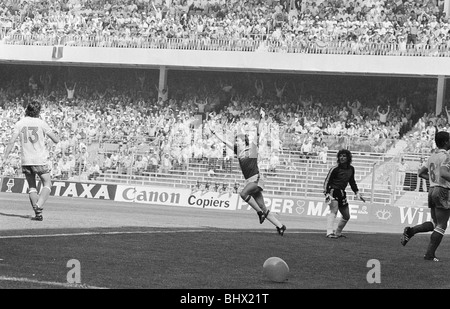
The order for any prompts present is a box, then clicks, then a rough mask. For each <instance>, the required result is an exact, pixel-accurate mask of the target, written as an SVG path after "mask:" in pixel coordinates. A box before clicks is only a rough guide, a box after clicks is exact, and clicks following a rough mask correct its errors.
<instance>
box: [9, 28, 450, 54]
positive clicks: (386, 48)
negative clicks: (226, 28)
mask: <svg viewBox="0 0 450 309" xmlns="http://www.w3.org/2000/svg"><path fill="white" fill-rule="evenodd" d="M0 35H1V36H2V37H3V42H4V43H5V44H11V45H34V46H53V45H64V46H77V47H110V48H148V49H181V50H207V51H244V52H275V53H308V54H338V55H379V56H415V57H420V56H422V57H423V56H426V57H450V43H448V42H443V43H437V44H398V43H382V42H367V43H357V42H353V41H329V42H323V41H317V40H312V41H297V40H292V41H282V40H277V39H274V38H269V39H264V38H263V37H259V36H248V37H242V38H236V39H229V38H224V39H213V38H207V37H190V38H154V37H145V36H136V37H126V36H114V35H113V36H99V35H66V36H61V37H55V36H50V35H43V34H30V35H27V34H17V33H15V34H11V33H2V34H1V33H0Z"/></svg>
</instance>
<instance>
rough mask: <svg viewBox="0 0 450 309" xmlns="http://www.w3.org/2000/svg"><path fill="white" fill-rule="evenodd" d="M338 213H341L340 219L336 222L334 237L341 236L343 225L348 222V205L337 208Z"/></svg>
mask: <svg viewBox="0 0 450 309" xmlns="http://www.w3.org/2000/svg"><path fill="white" fill-rule="evenodd" d="M339 212H340V213H341V215H342V217H341V219H340V220H339V222H338V225H337V228H336V232H335V235H336V236H337V237H341V236H342V230H343V229H344V227H345V225H346V224H347V222H348V220H350V210H349V207H348V203H345V204H344V205H342V206H341V207H339Z"/></svg>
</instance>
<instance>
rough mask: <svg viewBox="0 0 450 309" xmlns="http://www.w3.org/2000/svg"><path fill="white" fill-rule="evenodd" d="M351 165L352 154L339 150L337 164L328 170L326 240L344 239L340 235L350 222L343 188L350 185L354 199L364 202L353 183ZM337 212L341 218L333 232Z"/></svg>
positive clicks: (354, 182) (353, 175) (325, 190)
mask: <svg viewBox="0 0 450 309" xmlns="http://www.w3.org/2000/svg"><path fill="white" fill-rule="evenodd" d="M351 163H352V153H351V152H350V151H349V150H347V149H341V150H339V151H338V153H337V164H336V165H335V166H333V167H332V168H331V169H330V170H329V172H328V174H327V177H326V179H325V182H324V194H325V201H326V203H327V204H328V205H329V206H330V213H329V215H328V218H327V233H326V236H327V237H328V238H341V237H345V236H344V235H342V230H343V229H344V227H345V225H346V224H347V222H348V220H350V211H349V207H348V201H347V194H346V192H345V188H346V187H347V185H348V184H350V187H351V189H352V191H353V192H354V193H355V194H356V198H358V199H361V200H362V201H364V198H363V197H362V196H361V194H360V193H359V190H358V186H357V184H356V181H355V168H354V167H353V165H351ZM338 210H339V212H340V213H341V215H342V218H341V219H340V221H339V223H338V225H337V228H336V230H334V221H335V219H336V216H337V212H338Z"/></svg>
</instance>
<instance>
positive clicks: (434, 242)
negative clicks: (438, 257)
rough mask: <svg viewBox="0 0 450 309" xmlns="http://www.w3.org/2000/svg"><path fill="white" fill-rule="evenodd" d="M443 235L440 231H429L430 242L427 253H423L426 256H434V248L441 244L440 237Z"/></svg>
mask: <svg viewBox="0 0 450 309" xmlns="http://www.w3.org/2000/svg"><path fill="white" fill-rule="evenodd" d="M443 237H444V235H443V234H442V233H441V232H440V231H438V232H437V231H436V230H435V231H434V232H433V233H431V236H430V243H429V244H428V249H427V253H425V256H427V257H434V256H435V253H436V249H437V248H438V247H439V245H440V244H441V241H442V238H443Z"/></svg>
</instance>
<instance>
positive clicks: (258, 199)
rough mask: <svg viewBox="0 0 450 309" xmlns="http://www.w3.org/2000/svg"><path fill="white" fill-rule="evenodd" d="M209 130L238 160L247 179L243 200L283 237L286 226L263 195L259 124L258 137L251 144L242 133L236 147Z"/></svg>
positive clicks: (237, 137) (246, 135)
mask: <svg viewBox="0 0 450 309" xmlns="http://www.w3.org/2000/svg"><path fill="white" fill-rule="evenodd" d="M209 130H210V131H211V133H212V134H213V135H214V136H216V137H217V138H218V139H219V140H220V141H222V142H223V143H225V145H227V147H229V148H230V149H232V150H233V151H234V154H235V155H236V156H237V158H238V161H239V166H240V168H241V171H242V174H243V175H244V178H245V186H244V188H243V189H242V191H241V192H240V196H241V198H242V199H243V200H244V201H245V202H246V203H248V204H249V205H250V206H251V207H252V208H253V209H255V210H256V213H257V214H258V216H259V222H260V223H261V224H262V223H263V222H264V220H265V219H267V220H269V221H270V222H271V223H272V224H273V225H275V227H276V228H277V232H278V234H279V235H281V236H283V235H284V232H285V231H286V226H285V225H284V224H282V223H281V222H280V221H279V220H278V219H277V218H275V216H274V215H273V214H272V213H270V210H268V209H267V207H266V205H265V203H264V197H263V195H262V191H263V190H264V176H263V175H262V174H261V172H260V171H259V168H258V151H259V147H258V143H259V124H257V130H256V136H255V138H254V139H253V140H252V141H251V142H250V139H249V135H248V134H246V133H240V134H237V135H236V137H235V143H234V145H233V144H232V143H230V142H228V141H227V140H226V138H224V137H223V136H219V135H218V134H216V132H214V131H213V130H212V129H211V128H209Z"/></svg>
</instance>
